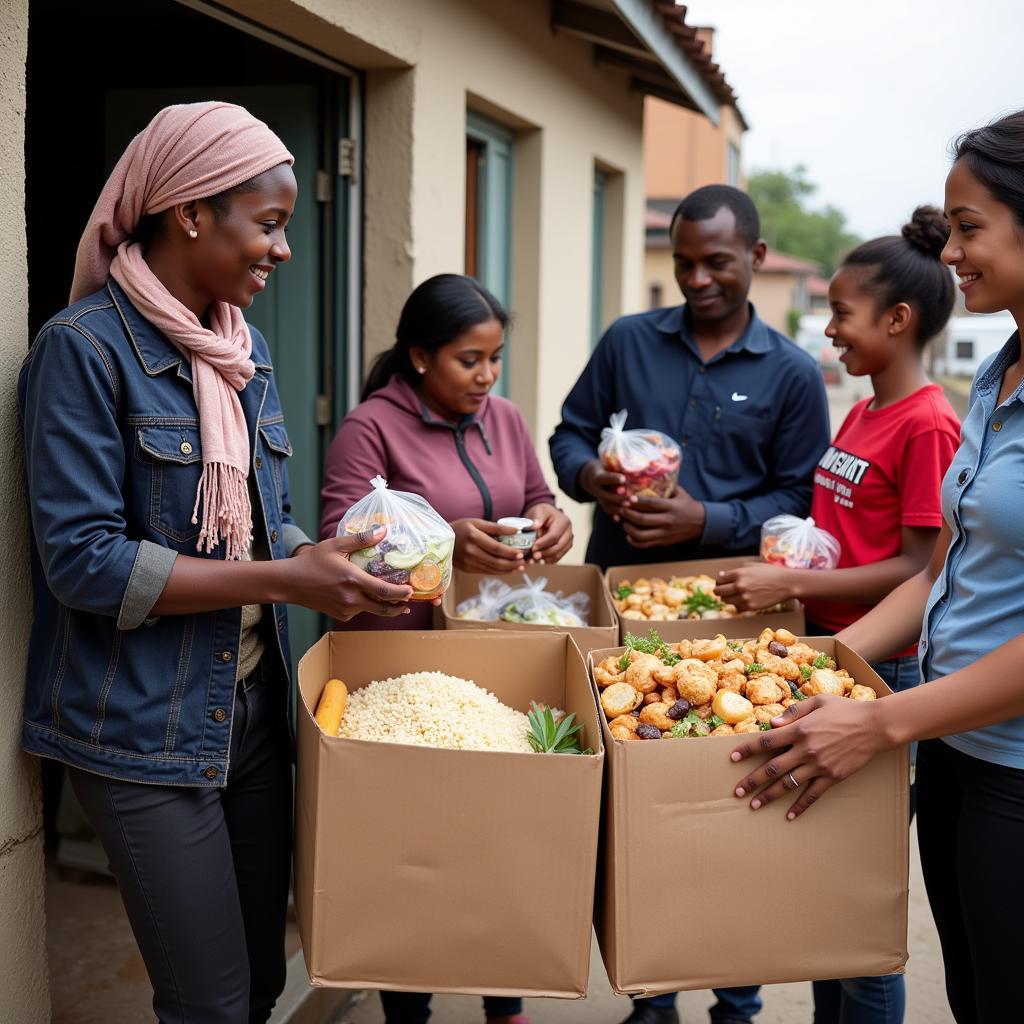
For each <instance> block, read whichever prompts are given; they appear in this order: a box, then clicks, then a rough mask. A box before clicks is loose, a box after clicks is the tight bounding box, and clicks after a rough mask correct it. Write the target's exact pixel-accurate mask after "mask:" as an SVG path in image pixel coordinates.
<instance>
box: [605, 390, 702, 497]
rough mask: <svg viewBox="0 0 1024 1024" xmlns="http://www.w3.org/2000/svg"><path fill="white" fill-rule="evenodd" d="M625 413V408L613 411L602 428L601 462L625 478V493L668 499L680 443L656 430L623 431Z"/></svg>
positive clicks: (677, 470) (675, 472)
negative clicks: (607, 425)
mask: <svg viewBox="0 0 1024 1024" xmlns="http://www.w3.org/2000/svg"><path fill="white" fill-rule="evenodd" d="M627 415H628V413H627V412H626V410H625V409H620V410H619V411H618V412H616V413H612V416H611V419H610V421H609V422H610V423H611V426H609V427H605V428H604V430H602V431H601V443H600V444H599V445H598V446H597V455H598V458H600V460H601V464H602V465H603V466H604V468H605V469H607V470H608V471H609V472H611V473H621V474H622V475H623V476H624V477H625V478H626V493H627V494H630V495H637V496H639V497H644V498H671V497H672V494H673V492H674V491H675V489H676V481H677V480H678V479H679V462H680V458H681V455H682V453H681V451H680V448H679V445H677V444H676V443H675V441H673V440H672V438H670V437H668V436H666V435H665V434H662V433H661V432H660V431H658V430H626V429H625V426H626V417H627Z"/></svg>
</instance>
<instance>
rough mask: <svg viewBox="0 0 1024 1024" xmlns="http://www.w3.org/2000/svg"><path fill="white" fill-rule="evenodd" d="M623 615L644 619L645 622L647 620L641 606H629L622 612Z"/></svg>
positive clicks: (625, 617) (624, 616)
mask: <svg viewBox="0 0 1024 1024" xmlns="http://www.w3.org/2000/svg"><path fill="white" fill-rule="evenodd" d="M622 617H623V618H624V619H638V620H641V621H644V622H646V621H647V616H646V615H644V613H643V612H642V611H640V609H639V608H627V609H626V610H625V611H624V612H623V613H622Z"/></svg>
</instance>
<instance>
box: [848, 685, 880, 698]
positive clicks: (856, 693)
mask: <svg viewBox="0 0 1024 1024" xmlns="http://www.w3.org/2000/svg"><path fill="white" fill-rule="evenodd" d="M877 699H878V694H877V693H875V691H874V690H872V689H871V687H870V686H862V685H861V684H860V683H857V684H855V685H854V687H853V689H851V690H850V700H877Z"/></svg>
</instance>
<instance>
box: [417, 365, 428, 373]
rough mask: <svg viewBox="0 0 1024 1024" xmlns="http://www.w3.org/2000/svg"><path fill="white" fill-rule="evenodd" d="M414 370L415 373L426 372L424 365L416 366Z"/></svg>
mask: <svg viewBox="0 0 1024 1024" xmlns="http://www.w3.org/2000/svg"><path fill="white" fill-rule="evenodd" d="M416 372H417V373H426V372H427V368H426V367H425V366H417V367H416Z"/></svg>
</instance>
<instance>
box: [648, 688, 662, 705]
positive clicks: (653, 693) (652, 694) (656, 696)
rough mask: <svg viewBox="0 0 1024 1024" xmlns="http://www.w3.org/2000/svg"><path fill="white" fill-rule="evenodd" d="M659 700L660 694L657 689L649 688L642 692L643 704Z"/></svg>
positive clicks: (655, 702) (654, 702)
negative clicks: (648, 691) (648, 690)
mask: <svg viewBox="0 0 1024 1024" xmlns="http://www.w3.org/2000/svg"><path fill="white" fill-rule="evenodd" d="M660 700H661V694H660V693H658V691H657V690H651V692H650V693H645V694H644V704H657V703H658V702H659V701H660Z"/></svg>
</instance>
